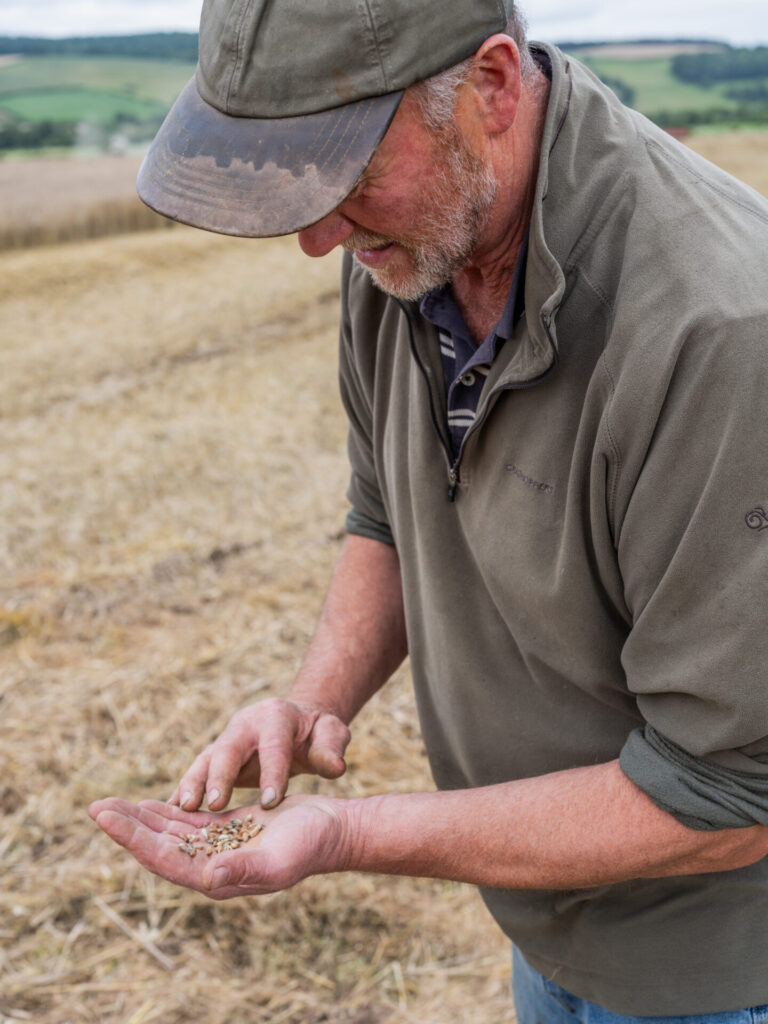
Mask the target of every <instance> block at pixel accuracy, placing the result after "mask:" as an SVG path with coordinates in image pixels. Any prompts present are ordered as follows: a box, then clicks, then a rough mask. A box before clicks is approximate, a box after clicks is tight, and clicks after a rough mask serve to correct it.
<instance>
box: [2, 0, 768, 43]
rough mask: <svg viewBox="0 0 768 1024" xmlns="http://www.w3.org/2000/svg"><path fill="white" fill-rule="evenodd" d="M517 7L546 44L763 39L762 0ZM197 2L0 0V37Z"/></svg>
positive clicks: (87, 26) (102, 28) (83, 26)
mask: <svg viewBox="0 0 768 1024" xmlns="http://www.w3.org/2000/svg"><path fill="white" fill-rule="evenodd" d="M469 2H471V0H469ZM521 6H522V8H523V10H524V11H525V13H526V15H527V17H528V22H529V28H530V36H531V38H534V39H542V40H546V41H548V42H565V41H568V42H577V41H579V40H582V41H583V40H604V39H638V38H651V39H658V38H670V37H673V38H680V37H688V38H690V37H694V38H698V39H701V38H705V39H717V40H722V41H724V42H729V43H732V44H734V45H741V46H755V45H758V44H768V2H766V0H728V2H727V3H726V2H724V0H622V2H621V3H617V2H616V0H522V3H521ZM200 7H201V0H2V3H1V4H0V35H11V36H13V35H35V36H39V35H45V36H72V35H107V34H120V33H130V32H152V31H171V30H182V31H188V32H191V31H195V30H196V29H197V25H198V20H199V16H200Z"/></svg>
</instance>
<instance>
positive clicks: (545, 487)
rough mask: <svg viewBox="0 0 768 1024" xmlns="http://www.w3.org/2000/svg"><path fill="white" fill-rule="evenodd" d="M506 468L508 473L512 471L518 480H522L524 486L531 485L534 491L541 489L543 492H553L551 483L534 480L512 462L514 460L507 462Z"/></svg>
mask: <svg viewBox="0 0 768 1024" xmlns="http://www.w3.org/2000/svg"><path fill="white" fill-rule="evenodd" d="M506 470H507V472H508V473H512V475H513V476H516V477H517V478H518V480H522V481H523V483H524V484H525V486H526V487H531V488H532V489H533V490H534V491H542V492H543V493H544V494H553V493H554V490H555V488H554V487H553V485H552V484H543V483H541V482H540V481H539V480H534V479H533V477H530V476H528V474H527V473H524V472H523V471H522V469H518V467H517V466H516V465H515V464H514V462H509V463H507V466H506Z"/></svg>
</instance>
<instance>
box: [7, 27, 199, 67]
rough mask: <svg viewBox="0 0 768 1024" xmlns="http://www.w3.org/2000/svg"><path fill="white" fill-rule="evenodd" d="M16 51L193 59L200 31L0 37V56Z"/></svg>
mask: <svg viewBox="0 0 768 1024" xmlns="http://www.w3.org/2000/svg"><path fill="white" fill-rule="evenodd" d="M17 53H18V54H24V56H27V57H139V58H147V59H153V60H179V61H192V62H194V61H196V60H197V33H196V32H148V33H144V34H142V35H133V36H73V37H72V38H70V39H38V38H36V37H32V36H0V55H8V54H17Z"/></svg>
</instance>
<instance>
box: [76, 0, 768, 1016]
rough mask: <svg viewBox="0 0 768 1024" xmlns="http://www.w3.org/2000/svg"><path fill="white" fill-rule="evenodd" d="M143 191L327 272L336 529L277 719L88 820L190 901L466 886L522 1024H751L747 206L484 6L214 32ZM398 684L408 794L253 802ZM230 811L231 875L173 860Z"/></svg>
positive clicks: (756, 482) (754, 261) (754, 653)
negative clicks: (247, 792) (170, 790)
mask: <svg viewBox="0 0 768 1024" xmlns="http://www.w3.org/2000/svg"><path fill="white" fill-rule="evenodd" d="M509 19H511V20H509ZM139 189H140V194H141V195H142V196H143V198H144V199H145V200H146V201H147V202H149V203H150V204H151V205H152V206H154V207H155V208H156V209H158V210H160V211H161V212H163V213H165V214H166V215H168V216H172V217H174V218H176V219H178V220H182V221H185V222H187V223H192V224H196V225H198V226H201V227H204V228H208V229H209V230H214V231H223V232H228V233H233V234H243V235H254V236H259V235H274V234H282V233H288V232H297V233H298V240H299V244H300V245H301V247H302V249H303V250H304V252H305V253H307V254H309V255H310V256H322V255H324V254H326V253H328V252H330V251H331V250H332V249H334V248H335V247H336V246H343V247H344V249H345V250H347V254H346V255H345V258H344V265H343V275H342V291H341V299H342V310H341V344H340V374H341V388H342V399H343V401H344V405H345V408H346V410H347V413H348V417H349V456H350V463H351V480H350V486H349V492H348V494H349V499H350V503H351V509H350V512H349V516H348V519H347V529H348V537H347V539H346V541H345V543H344V546H343V549H342V552H341V555H340V558H339V562H338V566H337V569H336V572H335V575H334V578H333V580H332V583H331V587H330V591H329V594H328V598H327V601H326V604H325V607H324V610H323V612H322V615H321V618H320V622H319V624H318V628H317V633H316V636H315V638H314V641H313V643H312V645H311V647H310V649H309V651H308V653H307V656H306V659H305V661H304V663H303V666H302V668H301V670H300V672H299V674H298V677H297V680H296V682H295V685H294V686H293V688H292V690H291V692H290V693H289V694H288V695H287V696H286V697H285V698H284V699H271V700H267V701H263V702H261V703H259V704H256V705H254V706H252V707H248V708H246V709H244V710H242V711H240V712H238V713H237V714H235V715H234V717H233V718H232V720H231V721H230V723H229V725H228V726H227V728H226V729H225V731H224V732H223V733H222V735H221V736H220V737H219V738H218V739H217V740H215V742H213V743H212V744H211V745H210V746H209V747H208V748H207V749H206V750H205V751H203V753H202V754H200V755H199V757H198V758H197V759H196V760H195V761H194V763H193V764H192V766H191V767H190V769H189V770H188V771H187V772H186V773H185V775H184V777H183V778H182V780H181V782H180V783H179V786H178V787H177V789H176V792H175V793H174V795H173V797H172V798H171V801H170V802H169V804H168V805H164V804H161V803H153V802H150V803H144V804H141V805H139V806H138V807H134V806H132V805H129V804H126V803H125V802H123V801H118V800H105V801H100V802H98V803H97V804H95V805H94V807H93V808H92V814H93V816H94V817H95V818H96V820H97V822H98V824H99V825H100V826H101V827H102V828H103V829H105V831H107V832H108V833H109V834H110V835H111V836H112V837H113V838H114V839H115V840H116V841H117V842H119V843H122V844H123V845H124V846H126V847H127V848H128V849H129V850H130V851H131V852H132V853H134V855H135V856H136V857H137V858H138V859H139V860H140V861H141V863H143V864H144V865H145V866H146V867H148V868H149V869H150V870H152V871H155V872H157V873H158V874H160V875H162V876H164V877H165V878H168V879H170V880H172V881H174V882H176V883H178V884H180V885H186V886H190V887H192V888H194V889H197V890H199V891H201V892H204V893H206V894H208V895H209V896H211V897H213V898H214V899H228V898H231V897H234V896H242V895H248V894H259V893H267V892H274V891H276V890H278V889H281V888H285V887H287V886H290V885H293V884H294V883H295V882H297V881H299V880H300V879H302V878H305V877H307V876H308V875H310V874H317V873H323V872H335V871H342V870H360V871H374V872H381V873H385V874H386V873H390V874H409V875H414V876H428V877H432V878H446V879H455V880H459V881H464V882H470V883H473V884H475V885H478V886H480V887H481V890H482V895H483V898H484V900H485V902H486V904H487V906H488V908H489V910H490V912H491V913H492V914H493V916H494V917H495V919H496V920H497V921H498V923H499V925H500V926H501V927H502V928H503V929H504V931H505V932H506V933H507V934H508V935H509V936H510V938H511V939H512V941H513V943H514V944H515V949H516V952H515V983H514V984H515V999H516V1004H517V1012H518V1020H519V1021H520V1024H558V1022H561V1021H562V1022H572V1021H584V1022H586V1021H592V1022H596V1021H599V1022H601V1024H608V1022H616V1024H619V1022H621V1021H625V1022H626V1021H637V1020H638V1019H639V1018H642V1019H643V1020H647V1019H649V1018H650V1019H654V1020H656V1021H667V1022H670V1021H678V1020H690V1021H691V1022H694V1021H695V1022H705V1021H706V1022H719V1024H725V1022H737V1021H755V1020H768V1005H766V1004H768V972H767V971H766V969H765V963H764V955H765V954H764V950H765V949H766V946H768V915H766V914H765V899H766V895H768V862H767V861H766V860H765V855H766V853H767V852H768V778H767V776H768V739H767V738H766V737H768V701H766V699H765V696H764V689H765V676H766V661H767V660H768V658H767V655H768V651H767V650H766V642H765V635H766V634H765V625H764V609H765V607H766V579H767V578H768V576H767V574H766V569H767V568H768V533H766V532H765V529H766V527H768V516H767V515H766V513H765V511H764V509H765V508H767V507H768V505H766V501H767V500H768V494H766V479H768V446H766V445H765V443H764V441H763V439H762V438H763V430H762V428H763V425H764V423H765V422H766V418H768V386H766V385H767V384H768V381H766V374H767V371H766V367H768V359H766V355H767V354H768V353H767V352H766V348H767V347H768V299H767V297H766V296H767V295H768V291H767V290H766V287H765V269H764V267H765V253H766V243H767V242H768V207H767V205H766V203H765V201H764V200H762V199H761V198H760V197H758V196H757V195H756V194H755V193H754V192H752V191H751V190H749V189H748V188H746V187H745V186H743V185H741V184H739V183H738V182H736V181H734V180H733V179H731V178H729V177H728V176H727V175H725V174H723V173H721V172H720V171H718V170H716V169H715V168H714V167H712V166H710V165H708V164H706V163H705V162H704V161H702V160H700V159H699V158H697V157H695V156H694V155H693V154H691V153H690V152H688V151H687V150H685V149H684V148H683V147H681V146H680V145H679V144H678V143H676V142H674V141H672V140H671V139H669V138H668V137H667V136H665V135H664V134H663V133H662V132H660V131H659V130H658V129H656V128H655V127H654V126H653V125H651V124H650V123H649V122H647V121H646V120H644V119H643V118H642V117H640V116H639V115H638V114H636V113H634V112H632V111H629V110H627V109H626V108H624V107H623V106H622V105H621V104H620V103H619V101H618V100H617V99H616V97H615V96H614V95H613V94H612V93H611V92H610V91H609V90H607V89H606V88H605V87H604V86H602V85H601V84H600V83H599V82H598V81H597V79H595V78H594V76H592V75H591V74H590V72H589V71H587V70H586V69H585V68H584V67H582V66H581V65H579V64H578V63H577V62H576V61H574V60H572V59H570V58H569V57H567V56H565V55H564V54H563V53H561V52H560V51H559V50H557V49H556V48H554V47H550V46H542V45H538V44H537V45H531V46H529V45H528V44H527V43H526V41H525V37H524V31H523V26H522V21H521V19H520V17H519V14H518V12H516V11H515V10H513V7H512V3H511V0H505V3H503V4H502V3H501V2H500V0H475V2H473V3H472V4H467V3H465V2H463V0H417V2H414V0H390V2H388V3H386V4H385V3H381V2H376V0H367V2H366V3H363V4H354V5H352V4H349V3H345V2H344V0H326V2H324V3H323V4H317V5H309V4H301V3H298V2H297V0H281V3H279V4H269V3H266V2H247V0H208V2H206V4H205V6H204V10H203V19H202V25H201V47H200V65H199V68H198V72H197V75H196V78H195V80H193V82H192V83H190V85H189V86H188V87H187V89H186V90H185V92H184V93H183V94H182V96H181V98H180V99H179V101H178V103H177V105H176V107H175V108H174V110H173V111H172V112H171V114H170V115H169V118H168V120H167V122H166V124H165V125H164V127H163V129H162V130H161V132H160V134H159V136H158V138H157V140H156V141H155V143H154V145H153V148H152V150H151V151H150V153H149V155H148V157H147V160H146V161H145V164H144V167H143V169H142V172H141V175H140V181H139ZM406 654H408V655H409V656H410V661H411V668H412V672H413V678H414V685H415V690H416V696H417V702H418V708H419V715H420V721H421V726H422V731H423V735H424V741H425V744H426V747H427V751H428V754H429V758H430V763H431V767H432V770H433V774H434V777H435V780H436V783H437V785H438V791H437V792H434V793H413V794H405V795H400V794H398V795H392V794H383V795H381V796H378V797H375V798H367V799H361V800H339V799H333V798H330V797H288V798H287V799H284V797H285V793H286V788H287V785H288V779H289V776H290V774H291V773H292V772H295V771H309V772H315V773H317V774H319V775H321V776H323V777H325V778H335V777H338V776H339V775H341V774H342V773H343V771H344V770H345V765H344V760H343V755H344V751H345V748H346V745H347V743H348V741H349V737H350V732H349V728H348V727H349V723H350V722H351V721H352V719H353V718H354V716H355V714H356V713H357V711H358V710H359V709H360V708H361V707H362V706H363V704H364V703H365V702H366V701H367V700H368V698H369V697H370V696H371V695H372V694H373V693H374V692H376V691H377V690H378V689H379V687H381V686H382V685H383V684H384V683H385V682H386V680H387V679H388V678H389V676H390V675H391V674H392V672H393V671H394V669H395V668H396V667H397V666H398V665H399V664H400V662H401V661H402V660H403V658H404V657H405V656H406ZM255 785H258V786H260V788H261V797H260V803H259V805H256V806H255V807H253V808H251V809H250V810H251V812H252V813H253V814H254V815H255V816H256V818H257V819H258V820H259V821H263V822H267V823H268V825H269V827H268V829H267V830H266V831H265V833H264V839H263V841H262V843H261V845H260V846H259V847H258V848H257V849H252V850H250V849H249V850H246V849H239V850H234V851H231V852H228V853H226V854H221V855H219V856H217V857H215V858H211V859H210V860H207V861H205V862H204V863H203V862H202V861H203V858H197V859H195V860H191V859H189V858H187V857H185V856H184V855H183V854H180V853H179V852H178V849H177V846H178V836H179V835H182V834H183V833H185V832H187V831H188V830H189V828H190V826H191V825H194V824H195V823H198V822H200V821H203V820H207V819H209V818H210V815H209V814H206V815H201V813H200V812H199V811H197V809H198V808H199V807H200V806H201V804H202V802H203V800H204V799H206V800H207V803H208V806H209V808H211V809H212V811H221V810H222V809H223V808H224V807H225V806H226V805H227V803H228V801H229V799H230V797H231V794H232V790H233V787H235V786H255ZM245 813H246V812H245V810H244V811H243V814H245Z"/></svg>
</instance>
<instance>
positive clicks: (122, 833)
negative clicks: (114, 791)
mask: <svg viewBox="0 0 768 1024" xmlns="http://www.w3.org/2000/svg"><path fill="white" fill-rule="evenodd" d="M96 824H97V825H98V826H99V828H101V829H102V830H103V831H104V832H106V834H107V835H108V836H109V837H110V839H112V840H114V842H116V843H117V844H118V845H119V846H122V847H124V848H125V849H126V850H128V852H129V853H130V854H132V856H134V857H135V858H136V860H137V861H138V862H139V863H140V864H141V865H142V866H143V867H145V868H147V870H148V871H151V872H152V873H153V874H156V875H160V876H161V877H162V878H166V879H168V881H169V882H174V883H175V884H176V885H185V886H187V887H189V888H192V889H197V890H200V889H201V888H202V883H201V875H202V873H203V871H202V866H201V865H197V866H196V865H195V862H194V860H193V859H192V858H190V857H188V856H187V854H185V853H182V852H181V851H180V850H179V849H178V836H176V835H174V834H173V833H171V832H155V831H153V830H152V829H151V828H148V827H147V826H146V825H144V824H142V823H141V822H140V821H139V820H138V819H137V818H136V817H135V816H134V815H133V814H130V813H123V812H122V811H119V810H115V809H114V808H105V809H102V810H100V811H99V812H98V813H97V815H96Z"/></svg>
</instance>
